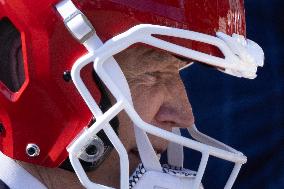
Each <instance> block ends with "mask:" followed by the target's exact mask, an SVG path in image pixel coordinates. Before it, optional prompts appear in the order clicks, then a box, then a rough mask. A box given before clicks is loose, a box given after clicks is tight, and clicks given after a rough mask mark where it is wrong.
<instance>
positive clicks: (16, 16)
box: [0, 0, 245, 167]
mask: <svg viewBox="0 0 284 189" xmlns="http://www.w3.org/2000/svg"><path fill="white" fill-rule="evenodd" d="M58 2H59V1H58V0H37V1H31V0H9V1H8V0H4V1H1V2H0V20H1V19H3V18H8V19H9V20H10V21H11V22H12V23H13V25H14V26H15V27H16V28H17V30H18V31H19V32H20V37H21V44H22V49H21V50H22V58H23V64H24V73H25V81H24V83H23V85H22V86H21V88H20V89H19V90H18V91H16V92H12V91H11V90H9V88H8V87H7V86H5V84H4V83H2V82H1V81H0V104H1V105H0V123H2V124H3V127H4V130H3V132H2V133H1V134H0V150H1V151H2V152H3V153H4V154H6V155H7V156H9V157H11V158H13V159H17V160H21V161H25V162H29V163H33V164H38V165H43V166H47V167H57V166H59V165H60V163H61V162H63V161H64V160H65V159H66V158H67V156H68V153H67V151H66V147H67V145H68V144H69V143H70V142H71V141H72V140H73V139H74V138H75V136H76V135H77V134H78V133H79V132H80V131H81V130H82V128H83V127H85V126H87V125H88V124H89V122H90V120H91V119H92V114H91V112H90V111H89V109H88V108H87V106H86V105H85V103H84V101H83V100H82V98H81V96H80V95H79V93H78V91H77V90H76V88H75V86H74V85H73V84H72V82H71V81H70V82H66V81H65V80H64V79H63V73H64V71H66V70H71V68H72V65H73V64H74V62H75V61H76V59H78V58H79V57H80V56H82V55H83V54H85V53H86V52H87V51H86V50H85V49H84V47H83V46H82V45H81V44H80V43H78V42H77V41H76V40H75V39H73V37H72V36H71V35H70V34H69V32H68V30H67V29H66V28H65V26H64V23H63V21H62V19H61V17H60V16H59V14H58V13H57V12H56V9H55V5H56V3H58ZM73 2H74V3H75V4H76V5H77V7H78V8H79V9H80V10H81V11H82V12H83V13H84V14H85V15H86V16H87V17H88V19H89V20H90V21H91V23H92V24H93V26H94V28H95V29H96V32H97V34H98V36H99V37H100V38H101V39H102V40H103V41H106V40H108V39H110V38H112V37H113V36H115V35H117V34H119V33H122V32H124V31H126V30H127V29H129V28H131V27H132V26H135V25H137V24H141V23H148V24H155V25H164V26H170V27H176V28H182V29H187V30H192V31H197V32H201V33H205V34H210V35H215V33H216V32H217V31H222V32H224V33H227V34H232V33H238V34H242V35H245V14H244V4H243V1H242V0H236V1H231V0H185V1H180V0H143V1H134V0H80V1H79V0H74V1H73ZM168 40H170V41H172V42H175V43H181V44H183V45H185V46H187V47H189V48H192V49H195V50H198V51H202V52H206V53H209V54H216V53H217V51H216V49H215V48H213V47H212V46H208V45H205V44H202V43H198V42H193V41H183V40H180V39H171V38H168ZM0 69H1V66H0ZM81 76H82V78H83V80H84V81H85V83H86V84H87V86H88V88H89V90H90V91H91V93H92V95H93V97H94V99H95V100H96V101H97V102H98V103H99V102H100V99H101V93H100V91H99V89H98V87H97V86H96V83H95V82H94V81H93V79H92V67H91V66H88V67H86V68H85V69H84V70H83V71H82V73H81ZM30 143H33V144H36V145H37V146H38V147H39V148H40V154H39V156H37V157H29V156H28V155H27V154H26V146H27V145H28V144H30Z"/></svg>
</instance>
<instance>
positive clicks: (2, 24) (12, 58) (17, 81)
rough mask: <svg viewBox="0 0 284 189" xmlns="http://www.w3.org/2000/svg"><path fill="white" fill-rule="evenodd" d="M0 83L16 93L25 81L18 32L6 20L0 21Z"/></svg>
mask: <svg viewBox="0 0 284 189" xmlns="http://www.w3.org/2000/svg"><path fill="white" fill-rule="evenodd" d="M0 41H1V43H0V82H2V83H3V84H4V85H6V87H7V88H8V89H9V90H10V91H12V92H17V91H18V90H19V89H20V88H21V86H22V85H23V83H24V81H25V72H24V64H23V62H24V61H23V55H22V42H21V35H20V32H19V30H18V29H17V28H16V27H15V26H14V25H13V23H12V22H11V21H10V20H9V19H8V18H6V17H5V18H3V19H1V20H0Z"/></svg>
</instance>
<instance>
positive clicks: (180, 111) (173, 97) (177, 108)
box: [155, 81, 194, 128]
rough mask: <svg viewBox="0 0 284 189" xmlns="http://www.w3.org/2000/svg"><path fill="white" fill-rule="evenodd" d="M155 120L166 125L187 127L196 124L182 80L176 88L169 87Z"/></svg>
mask: <svg viewBox="0 0 284 189" xmlns="http://www.w3.org/2000/svg"><path fill="white" fill-rule="evenodd" d="M168 90H170V91H168V93H167V96H166V97H165V99H164V102H163V104H162V105H161V107H160V109H159V111H158V112H157V114H156V115H155V121H157V122H158V123H159V124H162V125H164V126H165V127H167V126H170V127H182V128H187V127H190V126H192V125H193V124H194V116H193V112H192V107H191V104H190V102H189V100H188V97H187V94H186V91H185V88H184V86H183V84H182V82H181V81H179V82H178V84H176V85H175V87H174V88H169V89H168Z"/></svg>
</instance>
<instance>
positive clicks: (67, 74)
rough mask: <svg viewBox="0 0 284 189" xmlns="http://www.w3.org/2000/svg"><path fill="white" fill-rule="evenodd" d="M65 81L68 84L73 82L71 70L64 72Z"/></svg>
mask: <svg viewBox="0 0 284 189" xmlns="http://www.w3.org/2000/svg"><path fill="white" fill-rule="evenodd" d="M63 79H64V81H66V82H69V81H71V79H72V78H71V73H70V71H69V70H66V71H64V72H63Z"/></svg>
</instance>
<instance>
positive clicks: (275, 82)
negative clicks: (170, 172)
mask: <svg viewBox="0 0 284 189" xmlns="http://www.w3.org/2000/svg"><path fill="white" fill-rule="evenodd" d="M245 6H246V17H247V37H248V38H249V39H252V40H254V41H256V42H257V43H258V44H259V45H260V46H261V47H262V48H263V50H264V53H265V66H264V67H263V68H261V69H260V70H259V71H258V77H257V78H256V79H255V80H247V79H239V78H235V77H231V76H226V75H224V74H222V73H221V72H218V71H216V70H212V69H206V68H204V66H202V65H200V64H194V65H193V66H192V67H191V69H187V70H186V71H183V72H182V73H181V75H182V78H183V79H185V80H187V81H189V82H185V83H187V85H186V88H187V91H188V95H189V98H190V101H191V104H192V106H193V110H194V114H195V118H196V125H197V127H198V129H199V130H200V131H202V132H204V133H206V134H208V135H209V136H212V137H214V138H216V139H218V140H220V141H223V142H224V143H226V144H228V145H230V146H232V147H234V148H235V149H237V150H239V151H241V152H243V153H244V154H245V155H246V156H247V157H248V162H247V164H245V165H244V166H243V167H242V169H241V172H240V174H239V176H238V178H237V181H236V183H235V184H234V186H233V188H235V189H252V188H258V189H278V188H284V60H283V58H284V48H283V44H284V13H283V12H284V1H283V0H269V1H268V0H247V1H246V2H245ZM186 153H187V155H188V157H189V160H187V162H185V164H186V165H185V167H188V168H191V169H195V170H196V169H197V166H196V167H193V166H192V165H197V162H199V160H200V157H201V155H200V154H199V153H197V152H193V151H190V150H186ZM232 168H233V164H230V163H227V162H224V161H222V160H218V159H217V158H214V157H210V159H209V162H208V167H207V169H206V172H205V176H204V179H203V180H202V183H203V184H204V186H205V189H206V188H209V189H215V188H216V189H217V188H218V189H220V188H223V187H224V185H225V183H226V180H227V179H228V177H229V174H230V172H231V170H232Z"/></svg>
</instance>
